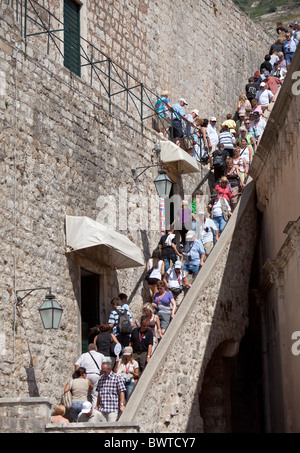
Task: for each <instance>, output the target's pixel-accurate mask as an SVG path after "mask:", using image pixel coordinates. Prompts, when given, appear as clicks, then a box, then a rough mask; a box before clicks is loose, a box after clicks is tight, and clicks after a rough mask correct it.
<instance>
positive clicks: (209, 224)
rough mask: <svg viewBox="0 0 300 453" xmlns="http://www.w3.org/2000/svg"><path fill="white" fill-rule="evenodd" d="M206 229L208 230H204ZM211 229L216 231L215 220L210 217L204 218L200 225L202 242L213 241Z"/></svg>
mask: <svg viewBox="0 0 300 453" xmlns="http://www.w3.org/2000/svg"><path fill="white" fill-rule="evenodd" d="M206 229H208V231H206ZM212 229H213V230H214V231H217V227H216V224H215V222H214V221H213V220H212V219H208V218H205V222H204V225H203V224H201V225H200V239H201V241H202V244H206V243H207V242H213V240H214V235H213V232H212Z"/></svg>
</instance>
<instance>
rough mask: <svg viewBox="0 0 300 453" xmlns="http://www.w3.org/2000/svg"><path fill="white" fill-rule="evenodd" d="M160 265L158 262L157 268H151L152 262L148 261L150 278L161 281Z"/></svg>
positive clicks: (160, 262)
mask: <svg viewBox="0 0 300 453" xmlns="http://www.w3.org/2000/svg"><path fill="white" fill-rule="evenodd" d="M162 263H163V261H162V260H160V261H159V262H158V267H157V268H153V267H152V266H153V260H152V258H150V260H149V269H150V268H152V272H151V274H150V278H158V279H159V280H161V278H162V275H161V267H162Z"/></svg>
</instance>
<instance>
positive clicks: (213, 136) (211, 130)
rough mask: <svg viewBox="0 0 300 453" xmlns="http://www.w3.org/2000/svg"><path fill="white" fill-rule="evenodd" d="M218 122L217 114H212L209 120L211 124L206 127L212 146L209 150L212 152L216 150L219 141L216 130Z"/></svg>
mask: <svg viewBox="0 0 300 453" xmlns="http://www.w3.org/2000/svg"><path fill="white" fill-rule="evenodd" d="M216 122H217V118H216V117H215V116H212V117H211V118H210V120H209V124H208V126H207V129H206V133H207V135H208V138H209V140H210V143H211V146H212V147H211V149H210V150H209V152H210V153H212V152H214V150H215V149H216V147H217V146H218V143H219V136H218V132H217V130H216Z"/></svg>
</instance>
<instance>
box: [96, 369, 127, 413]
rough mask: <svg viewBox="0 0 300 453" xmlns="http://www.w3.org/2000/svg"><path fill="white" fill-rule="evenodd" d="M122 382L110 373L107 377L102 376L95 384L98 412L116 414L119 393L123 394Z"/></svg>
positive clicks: (118, 404)
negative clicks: (98, 401)
mask: <svg viewBox="0 0 300 453" xmlns="http://www.w3.org/2000/svg"><path fill="white" fill-rule="evenodd" d="M125 390H126V387H125V384H124V380H123V379H122V378H121V376H119V375H118V374H116V373H114V372H113V371H111V372H110V373H109V375H108V376H107V377H105V376H104V374H102V375H101V376H100V378H99V381H98V384H97V392H99V396H100V404H99V411H100V412H117V411H118V410H119V407H120V393H121V392H125Z"/></svg>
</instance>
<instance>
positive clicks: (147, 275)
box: [145, 268, 152, 282]
mask: <svg viewBox="0 0 300 453" xmlns="http://www.w3.org/2000/svg"><path fill="white" fill-rule="evenodd" d="M151 272H152V268H151V269H149V270H148V271H147V272H146V274H145V280H146V282H148V281H149V278H150V274H151Z"/></svg>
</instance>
